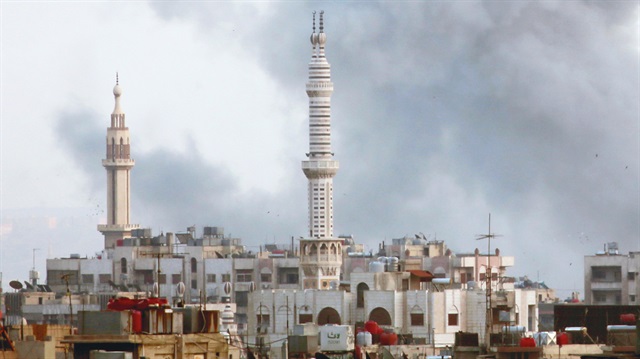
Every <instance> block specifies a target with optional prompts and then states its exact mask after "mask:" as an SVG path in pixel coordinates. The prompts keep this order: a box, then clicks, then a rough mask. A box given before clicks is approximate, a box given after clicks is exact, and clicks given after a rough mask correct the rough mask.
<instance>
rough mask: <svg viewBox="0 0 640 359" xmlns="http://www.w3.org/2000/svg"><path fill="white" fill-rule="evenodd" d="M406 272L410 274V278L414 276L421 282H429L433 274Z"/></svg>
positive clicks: (417, 271)
mask: <svg viewBox="0 0 640 359" xmlns="http://www.w3.org/2000/svg"><path fill="white" fill-rule="evenodd" d="M407 272H409V273H411V275H412V276H416V277H418V278H420V281H421V282H431V280H432V279H433V274H431V272H429V271H424V270H408V271H407Z"/></svg>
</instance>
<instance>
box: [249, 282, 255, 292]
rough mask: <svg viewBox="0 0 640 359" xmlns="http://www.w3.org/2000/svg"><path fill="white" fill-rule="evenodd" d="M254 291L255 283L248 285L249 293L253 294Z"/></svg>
mask: <svg viewBox="0 0 640 359" xmlns="http://www.w3.org/2000/svg"><path fill="white" fill-rule="evenodd" d="M255 291H256V283H255V282H251V283H249V292H250V293H253V292H255Z"/></svg>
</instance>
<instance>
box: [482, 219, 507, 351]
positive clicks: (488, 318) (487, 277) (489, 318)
mask: <svg viewBox="0 0 640 359" xmlns="http://www.w3.org/2000/svg"><path fill="white" fill-rule="evenodd" d="M496 237H501V235H499V234H495V233H492V232H491V213H489V230H488V231H487V234H479V235H477V236H476V240H481V239H486V240H487V268H486V271H485V280H486V281H487V284H486V287H487V288H486V293H487V300H486V303H487V310H486V320H485V321H486V324H485V337H484V340H485V344H486V346H487V352H488V351H489V347H491V331H492V327H493V316H492V313H491V311H492V309H491V279H492V278H491V238H496Z"/></svg>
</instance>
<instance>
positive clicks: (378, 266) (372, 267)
mask: <svg viewBox="0 0 640 359" xmlns="http://www.w3.org/2000/svg"><path fill="white" fill-rule="evenodd" d="M382 272H384V263H382V262H378V261H373V262H369V273H382Z"/></svg>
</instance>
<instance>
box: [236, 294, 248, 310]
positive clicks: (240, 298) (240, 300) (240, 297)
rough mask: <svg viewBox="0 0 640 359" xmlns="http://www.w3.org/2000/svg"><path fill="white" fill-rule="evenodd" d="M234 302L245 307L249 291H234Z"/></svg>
mask: <svg viewBox="0 0 640 359" xmlns="http://www.w3.org/2000/svg"><path fill="white" fill-rule="evenodd" d="M236 304H237V305H238V307H244V308H246V307H247V305H248V304H249V292H240V291H238V292H236Z"/></svg>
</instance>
